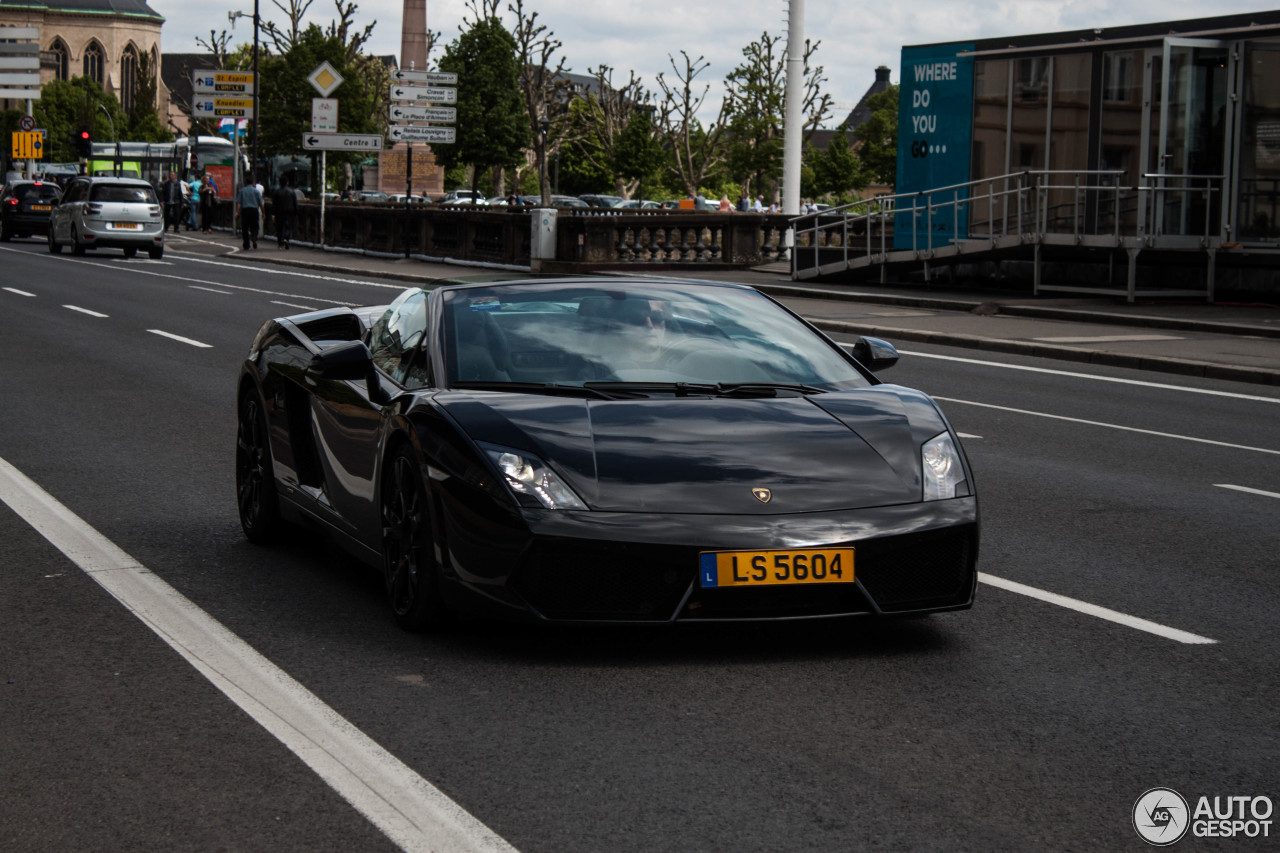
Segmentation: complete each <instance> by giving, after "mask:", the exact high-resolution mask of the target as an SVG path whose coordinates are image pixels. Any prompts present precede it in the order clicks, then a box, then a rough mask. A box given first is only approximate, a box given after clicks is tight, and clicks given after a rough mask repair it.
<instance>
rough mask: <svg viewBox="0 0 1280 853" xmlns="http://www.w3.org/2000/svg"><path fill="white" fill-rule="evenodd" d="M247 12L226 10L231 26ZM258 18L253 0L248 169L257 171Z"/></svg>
mask: <svg viewBox="0 0 1280 853" xmlns="http://www.w3.org/2000/svg"><path fill="white" fill-rule="evenodd" d="M247 17H249V13H248V12H228V13H227V20H229V21H230V22H231V28H232V29H235V26H236V18H247ZM259 23H260V19H259V17H258V0H253V161H252V163H251V164H250V171H252V172H254V173H257V171H258V25H259ZM234 133H235V135H236V138H237V139H238V138H239V128H238V127H235V128H234Z"/></svg>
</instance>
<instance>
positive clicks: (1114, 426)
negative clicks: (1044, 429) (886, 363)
mask: <svg viewBox="0 0 1280 853" xmlns="http://www.w3.org/2000/svg"><path fill="white" fill-rule="evenodd" d="M933 399H935V400H941V401H943V402H944V403H959V404H960V405H962V406H978V407H979V408H983V409H996V410H997V411H1001V412H1012V413H1014V414H1017V415H1031V416H1032V417H1036V418H1049V419H1050V420H1055V421H1067V422H1069V423H1073V424H1085V425H1086V426H1096V427H1105V428H1107V429H1118V430H1123V431H1125V432H1136V433H1141V434H1142V435H1154V436H1159V437H1160V438H1176V439H1177V440H1179V441H1194V442H1196V443H1197V444H1212V445H1214V446H1215V447H1229V448H1231V449H1232V450H1250V451H1253V452H1254V453H1270V454H1272V455H1275V456H1280V450H1272V449H1271V448H1268V447H1251V446H1250V445H1247V444H1231V443H1230V442H1226V441H1214V440H1213V439H1211V438H1196V437H1195V436H1191V435H1177V434H1176V433H1172V432H1157V431H1156V430H1151V429H1138V428H1137V427H1129V426H1121V425H1120V424H1109V423H1104V422H1103V421H1088V420H1084V419H1083V418H1069V417H1067V416H1065V415H1050V414H1048V413H1046V412H1032V411H1029V410H1028V409H1014V408H1011V407H1009V406H995V405H992V404H991V403H975V402H973V401H972V400H957V399H956V398H955V397H934V398H933Z"/></svg>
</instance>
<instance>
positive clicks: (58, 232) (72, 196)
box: [50, 180, 89, 243]
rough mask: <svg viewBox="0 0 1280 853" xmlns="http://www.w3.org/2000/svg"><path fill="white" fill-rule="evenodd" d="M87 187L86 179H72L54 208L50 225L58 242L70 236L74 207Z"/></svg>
mask: <svg viewBox="0 0 1280 853" xmlns="http://www.w3.org/2000/svg"><path fill="white" fill-rule="evenodd" d="M88 188H89V182H88V181H85V180H78V181H72V183H71V186H69V187H67V192H66V194H65V195H64V196H63V197H62V201H61V202H60V203H59V204H58V206H57V207H56V208H54V210H53V214H54V215H53V217H52V218H51V220H50V227H52V228H53V229H54V237H55V238H56V239H57V240H58V242H60V243H61V242H65V241H66V240H69V239H70V238H71V220H72V218H73V217H74V216H75V212H76V208H77V207H78V205H79V204H80V202H81V201H83V200H84V197H85V193H86V192H87V191H88Z"/></svg>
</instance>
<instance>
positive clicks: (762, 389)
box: [716, 382, 827, 397]
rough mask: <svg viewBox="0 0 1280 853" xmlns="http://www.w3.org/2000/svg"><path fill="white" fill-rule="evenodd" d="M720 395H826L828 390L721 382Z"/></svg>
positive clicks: (787, 385) (777, 383)
mask: <svg viewBox="0 0 1280 853" xmlns="http://www.w3.org/2000/svg"><path fill="white" fill-rule="evenodd" d="M716 387H717V389H718V390H719V392H720V394H722V395H723V396H726V397H776V396H778V392H779V391H795V392H796V393H797V394H825V393H827V389H825V388H817V387H815V386H813V385H802V384H800V383H798V382H720V383H718V384H717V386H716Z"/></svg>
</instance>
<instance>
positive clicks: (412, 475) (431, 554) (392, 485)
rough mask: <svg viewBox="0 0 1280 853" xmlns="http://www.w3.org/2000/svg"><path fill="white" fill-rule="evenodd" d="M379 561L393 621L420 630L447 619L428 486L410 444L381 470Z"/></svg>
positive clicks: (435, 625)
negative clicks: (429, 506)
mask: <svg viewBox="0 0 1280 853" xmlns="http://www.w3.org/2000/svg"><path fill="white" fill-rule="evenodd" d="M382 561H383V579H384V581H385V583H386V588H387V600H388V602H389V603H390V604H391V612H392V614H393V615H394V616H395V620H396V624H397V625H399V626H400V627H401V628H403V629H404V630H406V631H414V632H418V631H427V630H430V629H433V628H438V627H440V626H441V625H442V624H444V623H445V622H447V621H448V618H449V616H450V614H449V612H448V610H446V609H445V607H444V605H443V603H442V602H441V600H440V576H439V574H438V572H437V571H436V565H435V541H434V539H433V538H432V535H431V515H430V512H429V510H428V506H427V487H426V484H425V482H424V481H423V478H422V468H421V466H420V465H419V464H418V460H417V457H416V456H415V455H414V453H413V450H412V449H410V448H409V447H408V446H402V447H401V448H400V449H399V450H397V451H396V452H395V454H394V455H393V456H392V457H391V462H390V464H388V465H387V469H386V471H385V472H384V474H383V479H382Z"/></svg>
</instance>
